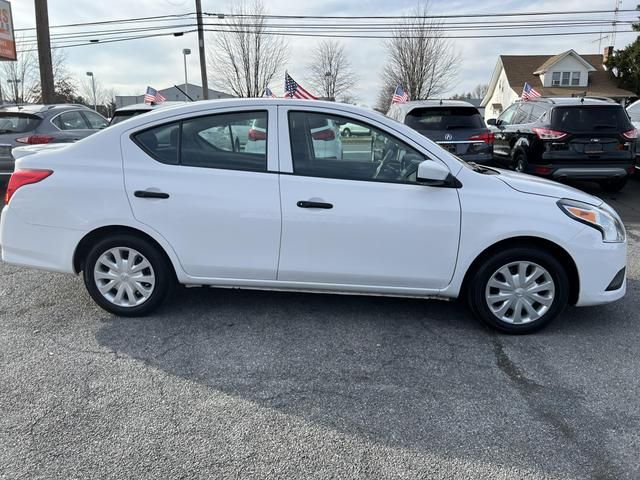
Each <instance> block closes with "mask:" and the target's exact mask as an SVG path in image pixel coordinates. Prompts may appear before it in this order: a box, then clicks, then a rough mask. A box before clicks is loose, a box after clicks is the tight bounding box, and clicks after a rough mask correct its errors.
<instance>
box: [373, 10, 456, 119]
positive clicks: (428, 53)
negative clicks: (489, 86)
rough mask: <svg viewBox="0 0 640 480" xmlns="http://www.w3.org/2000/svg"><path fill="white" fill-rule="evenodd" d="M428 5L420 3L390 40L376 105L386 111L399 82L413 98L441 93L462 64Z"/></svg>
mask: <svg viewBox="0 0 640 480" xmlns="http://www.w3.org/2000/svg"><path fill="white" fill-rule="evenodd" d="M428 13H429V4H428V3H426V2H424V3H420V4H419V5H418V7H416V9H415V10H414V12H413V14H412V15H410V16H407V17H405V18H404V20H403V21H402V22H401V24H400V25H399V26H398V28H396V29H395V30H394V31H393V34H392V37H393V38H391V39H390V40H389V41H388V42H387V45H386V46H387V56H388V58H387V63H386V65H385V67H384V70H383V73H382V82H383V87H382V90H381V91H380V94H379V96H378V103H377V105H376V108H378V109H379V110H381V111H385V112H386V111H387V110H388V108H389V104H390V103H391V97H392V96H393V92H394V90H395V88H396V86H397V85H401V86H402V88H404V89H405V91H406V92H407V93H408V94H409V98H410V99H411V100H423V99H425V98H430V97H434V96H437V95H440V94H442V93H444V92H445V91H447V90H448V89H449V88H450V83H451V81H452V80H453V79H454V78H455V76H456V75H457V72H458V67H459V65H460V56H459V54H458V53H457V52H456V50H455V48H454V46H453V44H452V43H451V42H450V41H449V40H447V39H446V38H444V37H443V33H442V30H441V29H440V25H441V22H440V21H438V20H435V19H433V18H428Z"/></svg>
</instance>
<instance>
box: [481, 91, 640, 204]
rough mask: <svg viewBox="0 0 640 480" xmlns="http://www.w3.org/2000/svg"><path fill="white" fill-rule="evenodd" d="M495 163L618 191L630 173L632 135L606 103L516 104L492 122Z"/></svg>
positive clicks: (617, 108) (618, 108)
mask: <svg viewBox="0 0 640 480" xmlns="http://www.w3.org/2000/svg"><path fill="white" fill-rule="evenodd" d="M487 124H489V125H490V126H491V127H492V129H493V133H494V137H495V140H494V147H493V155H494V158H495V160H496V162H498V163H501V164H503V165H505V166H508V167H511V168H514V169H515V170H517V171H520V172H526V173H532V174H535V175H540V176H544V177H550V178H552V179H555V180H569V179H581V180H593V181H596V182H598V183H600V185H602V188H603V189H604V190H606V191H610V192H615V191H619V190H621V189H622V188H623V187H624V185H625V184H626V182H627V178H628V177H629V175H631V174H633V172H634V158H635V148H636V147H635V142H636V137H637V131H636V129H635V128H634V127H633V124H632V123H631V121H630V120H629V116H628V115H627V112H626V111H625V109H624V108H623V107H622V105H619V104H617V103H615V102H613V101H612V100H606V99H596V98H540V99H537V100H532V101H527V102H516V103H514V104H513V105H511V106H510V107H509V108H507V109H506V110H505V111H504V112H502V114H501V115H500V117H498V119H490V120H488V121H487Z"/></svg>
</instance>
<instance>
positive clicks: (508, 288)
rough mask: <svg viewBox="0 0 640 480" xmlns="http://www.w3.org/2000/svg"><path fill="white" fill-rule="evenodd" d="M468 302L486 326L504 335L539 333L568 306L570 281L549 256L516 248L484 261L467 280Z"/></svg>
mask: <svg viewBox="0 0 640 480" xmlns="http://www.w3.org/2000/svg"><path fill="white" fill-rule="evenodd" d="M467 296H468V298H467V300H468V303H469V306H470V307H471V310H472V311H473V312H474V313H475V314H476V316H477V317H479V319H480V320H482V321H483V322H484V323H486V324H487V325H489V326H491V327H493V328H495V329H497V330H500V331H502V332H506V333H514V334H522V333H532V332H535V331H537V330H540V329H541V328H543V327H544V326H546V325H547V324H548V323H549V322H551V321H552V320H553V319H554V318H555V317H557V316H558V315H559V314H560V313H561V312H562V310H564V308H565V307H566V305H567V302H568V298H569V280H568V277H567V274H566V272H565V270H564V268H563V266H562V265H561V264H560V262H558V260H556V258H555V257H553V256H552V255H551V254H549V253H547V252H545V251H543V250H541V249H537V248H532V247H518V248H512V249H509V250H505V251H503V252H500V253H498V254H496V255H492V256H491V257H489V258H487V259H486V260H485V261H484V262H483V263H482V264H481V265H480V266H479V268H478V269H477V270H476V272H475V274H473V276H472V277H471V279H470V283H469V286H468V289H467Z"/></svg>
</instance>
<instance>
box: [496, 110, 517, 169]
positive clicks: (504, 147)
mask: <svg viewBox="0 0 640 480" xmlns="http://www.w3.org/2000/svg"><path fill="white" fill-rule="evenodd" d="M517 109H518V104H517V103H514V104H513V105H511V106H510V107H509V108H507V109H506V110H505V111H504V112H502V113H501V114H500V116H499V117H498V119H497V121H496V125H495V126H493V127H491V130H493V133H494V143H493V156H494V157H495V158H496V160H498V161H499V162H501V163H508V162H509V156H510V154H511V147H510V145H509V142H510V136H509V135H510V129H509V125H511V121H512V119H513V116H514V115H515V113H516V110H517Z"/></svg>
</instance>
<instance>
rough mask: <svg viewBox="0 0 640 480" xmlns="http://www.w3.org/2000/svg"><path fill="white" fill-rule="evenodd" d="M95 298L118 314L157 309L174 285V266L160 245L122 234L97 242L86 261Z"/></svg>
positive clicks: (87, 282)
mask: <svg viewBox="0 0 640 480" xmlns="http://www.w3.org/2000/svg"><path fill="white" fill-rule="evenodd" d="M83 276H84V283H85V286H86V288H87V290H88V292H89V294H90V295H91V297H92V298H93V300H94V301H95V302H96V303H97V304H98V305H99V306H100V307H102V308H103V309H105V310H107V311H108V312H111V313H113V314H115V315H119V316H125V317H133V316H141V315H146V314H148V313H150V312H151V311H153V310H154V309H156V308H157V307H158V306H159V305H160V303H162V301H163V300H164V298H165V297H166V296H167V294H168V291H169V289H170V287H171V285H172V284H173V275H172V271H171V267H170V266H169V264H168V261H167V260H166V258H165V257H164V255H163V254H162V253H161V252H160V251H159V250H158V248H157V247H156V246H154V245H153V244H151V243H150V242H148V241H147V240H144V239H142V238H139V237H137V236H135V235H129V234H121V235H114V236H112V237H109V238H106V239H104V240H102V241H100V242H98V243H97V244H96V245H94V246H93V247H92V248H91V249H90V251H89V253H88V254H87V257H86V260H85V264H84V272H83Z"/></svg>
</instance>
